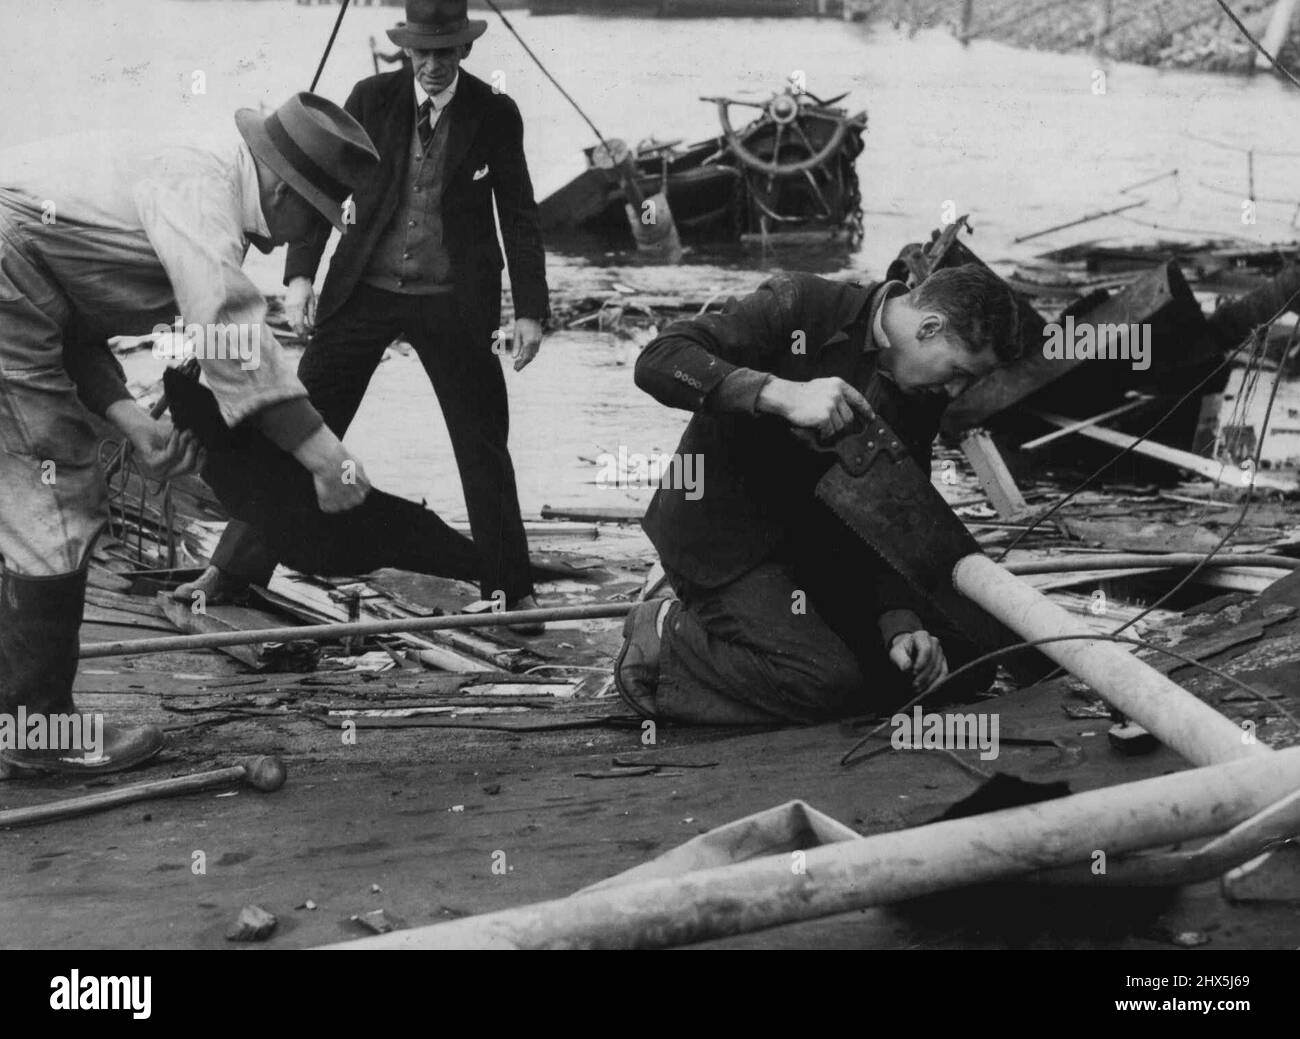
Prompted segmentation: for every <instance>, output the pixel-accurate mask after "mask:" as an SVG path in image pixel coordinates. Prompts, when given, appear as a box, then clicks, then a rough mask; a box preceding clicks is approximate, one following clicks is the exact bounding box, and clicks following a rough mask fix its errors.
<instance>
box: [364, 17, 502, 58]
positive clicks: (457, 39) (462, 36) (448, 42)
mask: <svg viewBox="0 0 1300 1039" xmlns="http://www.w3.org/2000/svg"><path fill="white" fill-rule="evenodd" d="M487 27H488V23H487V22H485V21H483V20H482V19H480V18H471V19H470V20H469V24H468V25H467V26H466V27H465V28H464V29H462V30H461V31H460V32H453V33H446V32H420V31H419V30H418V29H416V28H414V27H413V26H412V25H411V24H410V23H408V22H399V23H398V24H397V25H396V26H394V27H393V28H391V29H389V30H387V32H388V38H389V39H390V40H392V41H393V42H394V43H395V44H397V45H398V46H399V47H410V48H411V49H412V50H437V49H438V48H439V47H459V46H460V45H461V44H462V43H473V42H474V41H475V40H477V39H478V38H479V37H480V36H482V35H483V34H484V33H485V32H487Z"/></svg>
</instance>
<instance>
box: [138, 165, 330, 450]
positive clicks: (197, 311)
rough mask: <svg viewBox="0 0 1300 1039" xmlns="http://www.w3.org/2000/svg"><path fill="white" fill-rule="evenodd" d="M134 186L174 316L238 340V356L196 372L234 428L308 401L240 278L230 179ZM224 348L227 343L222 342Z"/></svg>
mask: <svg viewBox="0 0 1300 1039" xmlns="http://www.w3.org/2000/svg"><path fill="white" fill-rule="evenodd" d="M166 172H167V171H166V169H165V168H164V169H163V170H160V171H159V175H158V176H157V177H155V178H150V179H146V180H143V181H141V182H139V183H138V184H137V185H136V188H135V203H136V207H137V211H138V213H139V217H140V221H141V224H142V226H143V228H144V232H145V234H146V236H147V237H148V239H149V243H150V245H151V246H152V247H153V249H154V251H155V253H156V254H157V256H158V259H159V261H160V262H161V263H162V266H163V269H164V270H165V271H166V273H167V277H168V280H169V281H170V282H171V286H172V291H173V292H174V293H175V296H176V303H177V307H178V309H179V311H180V314H179V316H180V317H181V318H182V319H183V320H184V322H185V323H186V324H187V325H191V324H197V325H200V326H202V327H203V329H204V330H205V335H207V336H209V337H211V336H225V337H229V336H231V335H234V336H237V337H238V340H237V341H238V343H239V349H238V350H235V351H233V353H234V356H231V353H232V351H230V350H227V351H226V356H212V354H216V353H220V351H204V352H202V353H201V355H200V356H199V365H200V367H201V368H202V370H203V374H204V375H205V376H206V378H207V382H208V385H209V386H210V387H211V389H212V392H213V394H214V395H215V396H216V398H217V403H218V404H219V405H220V407H221V415H222V417H223V418H224V419H225V420H226V422H227V423H228V424H229V425H231V426H235V425H237V424H239V423H240V422H242V421H243V420H244V419H246V418H248V417H249V416H250V415H253V414H255V413H257V412H258V411H261V410H262V409H263V408H265V407H267V406H268V405H271V404H275V403H277V402H279V401H285V400H292V399H294V398H296V397H306V396H307V391H306V389H304V387H303V385H302V383H301V382H299V381H298V377H297V375H296V373H295V371H294V369H293V367H292V366H291V365H290V364H289V362H288V359H287V358H286V357H285V355H284V351H283V350H282V349H281V347H280V344H279V341H278V340H277V339H276V338H275V333H274V332H272V331H271V328H270V326H268V325H267V323H266V300H265V299H264V298H263V297H262V294H261V292H260V291H258V289H257V286H255V285H254V284H253V282H252V280H251V279H250V278H249V277H248V275H246V274H245V273H244V272H243V269H242V266H243V262H244V252H245V242H244V233H243V230H242V226H241V225H242V219H241V212H242V211H241V206H240V199H239V189H238V185H237V183H236V182H235V181H234V180H233V179H223V178H220V177H216V176H212V175H200V174H193V173H190V174H188V175H180V176H178V177H174V178H170V179H168V178H166ZM226 342H227V343H230V342H232V340H230V339H229V338H226Z"/></svg>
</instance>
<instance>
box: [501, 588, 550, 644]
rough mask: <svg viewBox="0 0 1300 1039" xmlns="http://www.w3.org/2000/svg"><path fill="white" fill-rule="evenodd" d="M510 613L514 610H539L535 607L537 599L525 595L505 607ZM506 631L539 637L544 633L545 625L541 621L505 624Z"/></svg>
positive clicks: (538, 607)
mask: <svg viewBox="0 0 1300 1039" xmlns="http://www.w3.org/2000/svg"><path fill="white" fill-rule="evenodd" d="M506 609H507V610H509V611H510V612H512V613H513V612H514V611H515V610H540V609H541V607H540V606H538V605H537V598H536V597H535V596H532V595H525V596H524V597H523V598H522V599H516V600H515V601H514V602H512V603H511V604H510V605H509V606H507V607H506ZM506 629H507V630H508V631H513V632H514V633H515V634H516V635H541V634H544V633H545V631H546V625H545V623H543V622H542V621H527V622H525V623H523V624H507V625H506Z"/></svg>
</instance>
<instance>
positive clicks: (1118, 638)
mask: <svg viewBox="0 0 1300 1039" xmlns="http://www.w3.org/2000/svg"><path fill="white" fill-rule="evenodd" d="M1084 640H1093V641H1097V642H1120V643H1123V644H1125V645H1129V646H1139V647H1141V648H1143V649H1151V650H1155V651H1156V652H1159V653H1164V654H1166V655H1168V656H1171V657H1174V658H1176V659H1178V660H1181V661H1182V662H1183V663H1184V664H1187V665H1190V666H1192V667H1199V668H1200V669H1201V670H1202V671H1206V672H1208V673H1210V674H1212V675H1214V676H1215V677H1216V678H1222V679H1223V680H1224V681H1226V682H1229V683H1231V684H1232V685H1235V686H1237V688H1239V689H1242V690H1245V691H1246V692H1248V693H1250V694H1251V695H1253V696H1257V697H1259V698H1260V699H1261V700H1264V701H1265V702H1267V697H1266V696H1265V695H1264V693H1263V692H1261V691H1260V690H1258V689H1256V688H1254V687H1253V686H1250V685H1247V684H1246V683H1245V682H1243V681H1242V680H1241V679H1240V678H1237V677H1236V676H1235V675H1230V674H1228V673H1227V672H1226V671H1222V670H1220V669H1219V668H1217V667H1214V666H1212V665H1210V664H1206V663H1205V662H1204V661H1200V660H1194V659H1192V658H1191V657H1189V656H1185V655H1184V654H1182V653H1179V652H1178V651H1177V650H1174V649H1170V648H1169V647H1167V646H1157V645H1156V644H1155V643H1153V642H1147V641H1146V640H1145V639H1131V638H1125V637H1124V636H1122V635H1106V634H1103V633H1101V632H1098V633H1095V634H1094V633H1089V634H1086V635H1085V634H1082V633H1080V634H1077V635H1052V636H1049V637H1048V638H1042V639H1031V640H1030V641H1028V642H1017V643H1015V644H1014V645H1010V646H1003V647H1002V648H1001V649H995V650H993V651H992V652H991V653H985V654H983V655H981V656H978V657H976V658H975V659H974V660H971V661H969V662H967V663H965V664H963V665H962V666H961V667H959V668H957V670H956V671H951V672H949V673H948V674H947V675H945V676H944V677H943V678H941V679H940V680H939V681H938V682H936V683H935V684H934V685H932V686H930V688H929V689H927V690H925V692H923V693H919V694H917V695H916V696H914V697H912V699H910V700H908V701H907V703H905V704H902V705H901V706H899V707H896V708H894V715H898V714H901V713H902V712H903V711H906V710H907V709H908V708H909V707H915V706H916V705H917V704H918V703H920V702H921V701H922V700H924V699H925V698H926V697H927V696H932V695H933V694H934V693H937V692H938V691H939V690H940V689H942V688H943V687H944V686H946V685H947V684H948V683H949V682H951V681H953V680H954V679H956V678H957V677H959V676H960V675H963V674H965V673H966V672H968V671H971V670H973V669H974V668H976V667H978V666H979V665H980V664H985V663H988V662H989V661H990V660H997V659H999V658H1001V657H1005V656H1010V655H1011V654H1012V653H1019V652H1020V651H1021V650H1023V649H1032V648H1034V647H1036V646H1045V645H1048V644H1049V643H1052V642H1075V641H1084ZM1276 706H1277V708H1278V710H1280V711H1281V712H1282V713H1283V714H1285V715H1286V716H1287V718H1289V719H1290V720H1291V721H1293V722H1294V721H1300V719H1297V718H1296V716H1295V715H1293V714H1292V713H1291V712H1290V711H1288V710H1287V709H1286V708H1285V707H1283V706H1282V705H1281V704H1276ZM891 718H892V716H891ZM891 718H886V719H885V720H884V721H882V722H881V723H880V724H879V725H877V726H876V727H875V728H874V729H872V730H871V731H870V732H869V733H867V734H866V735H865V736H863V737H862V738H861V739H860V740H858V742H857V743H855V744H853V746H852V747H850V748H849V750H848V752H847V753H846V754H845V755H844V756H843V757H842V758H840V764H841V765H844V766H847V765H849V764H850V763H851V762H852V759H853V755H854V754H856V753H857V752H858V751H859V750H860V749H861V748H862V745H863V744H865V743H866V742H867V741H868V740H870V739H874V738H875V735H876V733H878V732H879V731H880V730H881V729H883V728H884V727H885V726H886V725H888V724H890V721H891Z"/></svg>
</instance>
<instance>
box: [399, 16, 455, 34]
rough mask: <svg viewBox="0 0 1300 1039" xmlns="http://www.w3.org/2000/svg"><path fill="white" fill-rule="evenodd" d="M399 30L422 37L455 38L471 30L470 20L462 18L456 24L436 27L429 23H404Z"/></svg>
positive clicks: (447, 23) (442, 23)
mask: <svg viewBox="0 0 1300 1039" xmlns="http://www.w3.org/2000/svg"><path fill="white" fill-rule="evenodd" d="M398 28H399V29H405V30H406V31H407V32H413V33H417V34H419V35H421V36H453V35H455V34H456V33H458V32H464V31H465V30H466V29H468V28H469V19H468V18H460V19H457V20H456V21H454V22H439V23H437V24H436V25H435V24H432V23H428V22H403V23H402V24H401V25H399V26H398Z"/></svg>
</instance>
